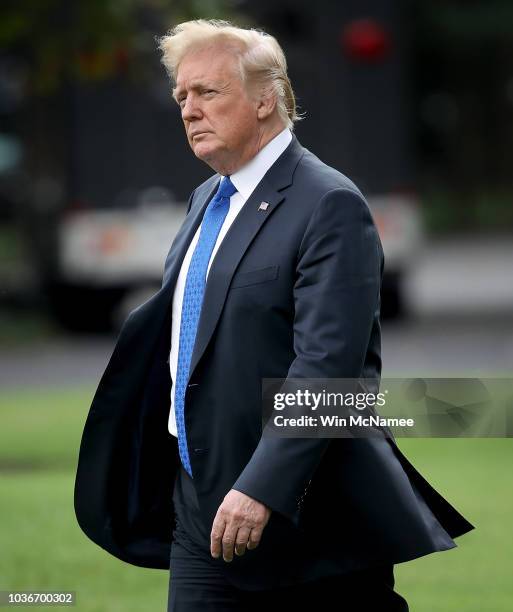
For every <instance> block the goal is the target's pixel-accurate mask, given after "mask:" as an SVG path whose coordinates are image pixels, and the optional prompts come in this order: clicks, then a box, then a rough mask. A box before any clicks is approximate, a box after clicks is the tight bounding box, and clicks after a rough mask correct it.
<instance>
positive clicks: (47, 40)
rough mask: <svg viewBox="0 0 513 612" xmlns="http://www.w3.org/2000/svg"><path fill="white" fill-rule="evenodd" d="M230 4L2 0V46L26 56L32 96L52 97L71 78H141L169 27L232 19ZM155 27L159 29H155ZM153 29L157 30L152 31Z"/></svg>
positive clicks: (210, 0)
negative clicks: (158, 36)
mask: <svg viewBox="0 0 513 612" xmlns="http://www.w3.org/2000/svg"><path fill="white" fill-rule="evenodd" d="M233 4H234V3H233V2H230V1H229V0H21V1H20V0H4V1H3V2H2V4H1V5H0V47H1V48H2V49H3V50H4V53H5V52H10V53H14V54H16V55H18V54H20V55H22V56H23V57H24V58H25V60H26V62H27V66H28V68H29V81H30V84H31V89H32V93H37V94H49V93H53V92H54V91H55V90H56V89H58V88H59V86H60V85H61V84H62V83H63V82H66V81H68V80H85V81H94V80H103V79H108V78H112V77H114V76H116V75H119V74H127V73H128V74H131V75H134V74H136V75H139V76H142V75H144V74H145V72H144V69H141V66H140V64H139V61H138V60H140V58H141V57H144V56H145V55H146V52H148V51H151V52H152V53H155V44H154V36H155V31H158V32H160V33H162V31H161V28H162V27H164V29H165V28H166V24H169V25H171V24H175V23H180V22H181V21H185V20H188V19H196V18H199V17H205V16H208V17H209V18H226V17H227V16H233V14H234V12H233ZM152 26H156V27H152ZM152 30H153V31H152Z"/></svg>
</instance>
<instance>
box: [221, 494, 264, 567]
mask: <svg viewBox="0 0 513 612" xmlns="http://www.w3.org/2000/svg"><path fill="white" fill-rule="evenodd" d="M270 516H271V509H270V508H268V507H267V506H265V505H264V504H262V503H260V502H259V501H257V500H256V499H253V498H252V497H249V495H246V494H245V493H241V492H240V491H236V490H235V489H231V491H228V493H227V494H226V496H225V498H224V500H223V503H222V504H221V505H220V506H219V509H218V511H217V514H216V516H215V519H214V522H213V524H212V532H211V534H210V553H211V555H212V556H213V557H214V558H215V559H217V558H218V557H219V555H220V554H221V552H222V553H223V559H224V560H225V561H231V560H232V559H233V549H234V546H235V554H236V555H238V556H241V555H243V554H244V553H245V552H246V547H247V548H248V550H251V549H253V548H256V547H257V546H258V544H259V542H260V538H261V537H262V532H263V530H264V527H265V526H266V525H267V522H268V521H269V517H270Z"/></svg>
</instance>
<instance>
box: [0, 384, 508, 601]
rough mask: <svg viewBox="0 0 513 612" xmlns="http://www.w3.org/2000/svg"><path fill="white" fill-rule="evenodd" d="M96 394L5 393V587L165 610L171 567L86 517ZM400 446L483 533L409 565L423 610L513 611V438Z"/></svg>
mask: <svg viewBox="0 0 513 612" xmlns="http://www.w3.org/2000/svg"><path fill="white" fill-rule="evenodd" d="M91 397H92V390H91V389H77V390H62V391H39V392H36V391H29V390H20V391H16V392H14V391H13V392H10V393H9V394H4V395H3V396H1V397H0V424H1V428H0V500H1V504H0V546H1V553H2V554H1V555H0V590H12V589H17V590H37V589H42V590H52V589H55V590H72V591H76V593H77V606H76V609H78V610H80V611H81V612H104V611H106V610H108V611H109V612H116V611H118V610H119V611H121V610H123V612H132V611H133V612H135V611H146V610H152V611H158V610H165V609H166V602H167V587H168V575H167V572H164V571H157V570H145V569H141V568H136V567H133V566H131V565H128V564H126V563H123V562H121V561H119V560H117V559H115V558H113V557H111V556H110V555H108V554H107V553H106V552H104V551H103V550H101V549H100V548H98V547H97V546H96V545H95V544H93V543H92V542H91V541H89V540H88V539H87V537H86V536H85V535H84V534H83V533H82V531H81V530H80V528H79V527H78V525H77V523H76V520H75V515H74V511H73V484H74V469H75V466H76V460H77V453H78V448H79V443H80V436H81V433H82V427H83V424H84V420H85V417H86V414H87V411H88V408H89V403H90V400H91ZM399 444H400V446H401V448H402V449H403V451H405V453H406V454H407V456H408V457H409V458H410V460H412V461H413V463H414V464H415V465H416V467H417V468H418V469H419V470H420V471H421V472H422V473H423V474H424V475H425V476H426V477H427V478H428V479H429V480H430V482H431V483H432V484H433V485H434V486H436V487H437V488H438V490H439V491H440V492H441V493H442V494H443V495H445V496H446V497H447V498H448V500H449V501H451V502H452V503H454V505H455V506H456V507H457V508H458V509H459V510H460V511H461V512H463V514H465V516H466V517H467V518H468V519H469V520H470V521H471V522H472V523H473V524H474V525H475V526H476V527H477V529H476V530H475V531H473V532H472V533H470V534H468V535H466V536H464V537H462V538H460V539H458V544H459V547H458V548H456V549H455V550H451V551H447V552H444V553H440V554H436V555H429V556H427V557H425V558H422V559H417V560H415V561H413V562H410V563H406V564H402V565H400V566H397V569H396V578H397V590H398V591H399V592H400V593H402V594H403V595H404V596H405V597H406V598H407V599H408V601H409V603H410V609H411V610H412V612H437V611H440V612H453V611H454V612H456V611H457V612H474V611H475V612H478V611H479V612H483V611H486V612H506V611H508V612H509V610H511V602H512V601H513V580H512V578H513V530H512V528H511V524H510V521H511V517H512V513H513V487H512V486H511V480H512V479H511V465H512V464H513V440H501V439H477V440H472V439H467V440H465V439H455V440H448V439H445V440H441V439H438V440H423V439H421V440H419V439H417V440H411V439H410V440H404V439H403V440H399ZM20 609H29V608H28V607H25V606H24V607H20ZM30 609H33V607H31V608H30Z"/></svg>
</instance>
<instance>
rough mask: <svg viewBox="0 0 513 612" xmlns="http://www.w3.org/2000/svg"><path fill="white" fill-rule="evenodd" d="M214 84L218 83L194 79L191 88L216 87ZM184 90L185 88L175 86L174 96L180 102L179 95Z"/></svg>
mask: <svg viewBox="0 0 513 612" xmlns="http://www.w3.org/2000/svg"><path fill="white" fill-rule="evenodd" d="M214 86H216V85H215V84H214V83H213V82H212V81H202V80H199V79H198V80H196V81H192V83H191V86H190V88H189V89H192V90H197V89H201V88H202V87H214ZM183 91H184V90H183V88H181V87H174V88H173V98H174V99H175V101H176V102H178V96H180V94H182V93H183Z"/></svg>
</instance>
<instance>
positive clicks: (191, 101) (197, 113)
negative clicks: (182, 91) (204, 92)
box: [182, 94, 201, 121]
mask: <svg viewBox="0 0 513 612" xmlns="http://www.w3.org/2000/svg"><path fill="white" fill-rule="evenodd" d="M200 118H201V109H200V107H199V105H198V104H197V100H196V96H194V95H191V94H189V95H188V96H187V98H186V99H185V101H184V103H183V106H182V120H183V121H193V120H194V119H200Z"/></svg>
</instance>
